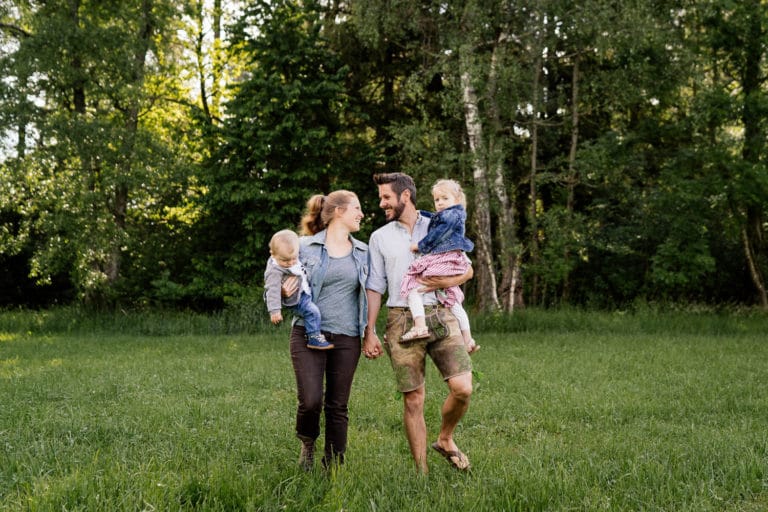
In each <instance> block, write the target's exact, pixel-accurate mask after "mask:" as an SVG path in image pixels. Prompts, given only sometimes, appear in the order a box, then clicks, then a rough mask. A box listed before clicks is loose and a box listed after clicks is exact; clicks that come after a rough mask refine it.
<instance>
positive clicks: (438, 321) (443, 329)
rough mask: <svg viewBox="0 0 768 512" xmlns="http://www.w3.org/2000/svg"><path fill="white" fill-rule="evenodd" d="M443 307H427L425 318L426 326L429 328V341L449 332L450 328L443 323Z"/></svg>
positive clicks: (440, 338)
mask: <svg viewBox="0 0 768 512" xmlns="http://www.w3.org/2000/svg"><path fill="white" fill-rule="evenodd" d="M444 312H445V309H443V308H438V307H431V308H430V307H427V308H426V312H425V313H426V316H425V319H426V321H427V328H429V334H430V337H429V339H430V341H437V340H442V339H445V338H447V337H448V335H449V334H451V329H450V328H449V327H448V325H447V324H446V323H445V318H443V314H444Z"/></svg>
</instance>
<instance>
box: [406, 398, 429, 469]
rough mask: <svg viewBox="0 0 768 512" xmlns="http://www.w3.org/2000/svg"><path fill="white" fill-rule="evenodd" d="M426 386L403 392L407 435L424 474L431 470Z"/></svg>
mask: <svg viewBox="0 0 768 512" xmlns="http://www.w3.org/2000/svg"><path fill="white" fill-rule="evenodd" d="M425 396H426V393H425V390H424V386H422V387H420V388H419V389H415V390H413V391H408V392H407V393H403V404H404V411H403V425H405V436H406V437H407V438H408V445H409V446H410V447H411V455H412V456H413V461H414V462H415V463H416V469H417V470H418V471H419V472H420V473H423V474H427V473H428V472H429V468H428V466H427V423H426V421H425V420H424V397H425Z"/></svg>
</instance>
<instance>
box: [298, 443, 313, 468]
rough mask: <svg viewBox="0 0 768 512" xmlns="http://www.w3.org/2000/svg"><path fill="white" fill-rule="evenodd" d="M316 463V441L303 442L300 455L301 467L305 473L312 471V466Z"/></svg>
mask: <svg viewBox="0 0 768 512" xmlns="http://www.w3.org/2000/svg"><path fill="white" fill-rule="evenodd" d="M314 463H315V441H314V440H313V439H312V440H305V439H302V440H301V453H300V454H299V466H301V468H302V469H303V470H304V471H310V470H312V466H313V465H314Z"/></svg>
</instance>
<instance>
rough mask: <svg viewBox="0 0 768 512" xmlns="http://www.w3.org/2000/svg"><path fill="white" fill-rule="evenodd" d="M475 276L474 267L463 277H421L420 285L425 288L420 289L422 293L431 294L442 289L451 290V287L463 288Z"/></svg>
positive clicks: (462, 275)
mask: <svg viewBox="0 0 768 512" xmlns="http://www.w3.org/2000/svg"><path fill="white" fill-rule="evenodd" d="M474 274H475V272H474V270H472V267H469V269H468V270H467V271H466V272H464V273H463V274H461V275H457V276H441V277H421V278H419V280H418V281H419V283H421V284H422V285H423V286H422V287H421V288H419V292H420V293H429V292H433V291H435V290H438V289H441V288H450V287H451V286H461V285H462V284H464V283H466V282H467V281H469V280H470V279H472V276H473V275H474Z"/></svg>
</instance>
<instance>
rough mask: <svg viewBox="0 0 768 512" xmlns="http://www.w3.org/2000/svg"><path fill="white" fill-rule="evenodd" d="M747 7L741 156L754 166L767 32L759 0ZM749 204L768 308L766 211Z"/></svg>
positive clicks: (751, 249)
mask: <svg viewBox="0 0 768 512" xmlns="http://www.w3.org/2000/svg"><path fill="white" fill-rule="evenodd" d="M746 8H747V9H749V11H750V16H749V25H748V27H747V31H746V34H745V36H744V37H745V39H746V44H745V48H744V51H745V55H744V61H743V62H744V69H743V72H742V80H741V81H742V89H743V94H744V108H743V109H742V123H743V124H744V146H743V148H742V158H743V159H744V161H746V162H748V163H749V164H753V165H754V166H755V167H756V166H759V165H760V159H761V155H763V154H764V150H765V138H766V134H765V131H764V129H763V128H762V126H763V125H764V118H763V116H762V109H763V107H762V104H763V103H764V102H765V101H766V98H765V93H764V92H763V91H762V88H761V86H762V83H763V81H764V77H761V73H760V63H761V62H762V61H763V58H764V48H765V35H764V32H763V28H762V21H763V16H761V2H760V0H749V1H748V2H747V6H746ZM748 201H749V204H748V205H747V206H746V216H745V228H744V229H743V230H742V237H743V242H744V253H745V256H746V258H747V262H748V264H749V271H750V272H749V273H750V276H751V277H752V282H753V284H754V286H755V289H756V290H757V293H758V296H759V297H760V304H761V306H762V307H763V309H766V310H768V294H766V284H765V278H764V275H763V269H762V268H761V262H762V261H763V254H764V252H765V250H766V248H765V232H764V229H765V228H764V222H763V221H764V212H763V208H762V205H760V204H759V203H757V204H755V203H756V202H755V201H754V200H748Z"/></svg>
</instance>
